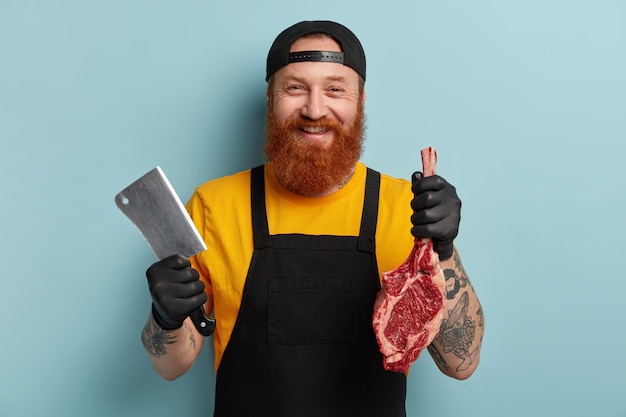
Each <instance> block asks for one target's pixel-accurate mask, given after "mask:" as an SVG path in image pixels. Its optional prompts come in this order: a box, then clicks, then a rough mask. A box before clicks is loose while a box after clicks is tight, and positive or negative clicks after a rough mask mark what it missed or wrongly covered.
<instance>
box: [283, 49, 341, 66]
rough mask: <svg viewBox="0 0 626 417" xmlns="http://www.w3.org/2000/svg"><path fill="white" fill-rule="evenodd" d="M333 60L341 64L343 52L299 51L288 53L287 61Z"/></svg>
mask: <svg viewBox="0 0 626 417" xmlns="http://www.w3.org/2000/svg"><path fill="white" fill-rule="evenodd" d="M305 61H313V62H335V63H337V64H343V52H333V51H300V52H290V53H289V63H292V62H305Z"/></svg>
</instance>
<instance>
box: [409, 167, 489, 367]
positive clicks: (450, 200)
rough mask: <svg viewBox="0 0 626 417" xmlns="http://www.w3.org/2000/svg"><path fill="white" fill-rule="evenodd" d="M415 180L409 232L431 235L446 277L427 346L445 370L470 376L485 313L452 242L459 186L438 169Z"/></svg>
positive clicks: (456, 228)
mask: <svg viewBox="0 0 626 417" xmlns="http://www.w3.org/2000/svg"><path fill="white" fill-rule="evenodd" d="M412 180H413V181H412V191H413V200H412V201H411V207H412V209H413V215H412V216H411V223H412V224H413V228H412V229H411V233H412V234H413V236H415V237H427V238H431V239H432V240H433V248H434V250H435V251H436V252H437V254H438V255H439V259H440V265H441V269H442V270H443V272H444V276H445V279H446V289H445V294H444V296H445V300H444V301H445V303H444V311H443V319H442V322H441V325H440V327H439V332H438V334H437V336H436V337H435V339H434V340H433V341H432V342H431V344H430V345H429V346H428V351H429V352H430V355H431V356H432V357H433V359H434V360H435V363H436V364H437V366H438V367H439V369H441V371H442V372H443V373H444V374H446V375H448V376H451V377H453V378H457V379H466V378H469V377H470V375H472V373H473V372H474V370H476V367H477V366H478V362H479V357H480V347H481V344H482V339H483V332H484V317H483V310H482V308H481V306H480V302H479V301H478V297H477V296H476V293H475V292H474V288H473V287H472V284H471V283H470V281H469V278H468V277H467V274H466V273H465V269H464V268H463V264H461V258H460V256H459V253H458V251H457V250H456V248H455V246H454V244H453V241H454V239H455V238H456V236H457V234H458V232H459V224H460V222H461V200H460V199H459V197H458V196H457V193H456V189H455V187H454V186H452V185H451V184H450V183H448V182H447V181H446V180H445V179H443V178H442V177H440V176H438V175H433V176H429V177H425V178H423V177H422V175H421V173H419V172H417V173H415V174H413V178H412Z"/></svg>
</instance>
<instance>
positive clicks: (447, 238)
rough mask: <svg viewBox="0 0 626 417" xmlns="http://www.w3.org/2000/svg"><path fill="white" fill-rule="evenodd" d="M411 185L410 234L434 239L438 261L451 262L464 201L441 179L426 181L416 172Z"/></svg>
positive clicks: (429, 178) (433, 177)
mask: <svg viewBox="0 0 626 417" xmlns="http://www.w3.org/2000/svg"><path fill="white" fill-rule="evenodd" d="M412 181H413V185H412V190H413V200H412V201H411V208H412V209H413V215H412V216H411V223H413V228H412V229H411V234H412V235H413V236H415V237H426V238H431V239H432V240H433V247H434V249H435V251H436V252H437V253H438V254H439V259H440V260H442V261H443V260H446V259H449V258H450V257H452V253H453V251H454V249H453V246H452V241H453V240H454V238H455V237H456V235H457V234H458V233H459V223H460V222H461V200H460V199H459V197H458V196H457V195H456V189H455V188H454V186H452V185H451V184H449V183H448V182H447V181H446V180H444V179H443V178H442V177H440V176H438V175H433V176H429V177H426V178H424V177H423V176H422V173H421V172H415V173H413V177H412Z"/></svg>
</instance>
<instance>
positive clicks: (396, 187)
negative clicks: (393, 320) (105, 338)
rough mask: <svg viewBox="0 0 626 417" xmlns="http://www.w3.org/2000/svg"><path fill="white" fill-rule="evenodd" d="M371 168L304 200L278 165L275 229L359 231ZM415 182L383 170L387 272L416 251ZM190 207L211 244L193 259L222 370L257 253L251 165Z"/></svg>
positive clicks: (271, 215) (270, 214)
mask: <svg viewBox="0 0 626 417" xmlns="http://www.w3.org/2000/svg"><path fill="white" fill-rule="evenodd" d="M366 171H367V170H366V167H365V165H363V164H362V163H360V162H359V163H358V164H357V167H356V171H355V174H354V176H353V177H352V179H351V180H350V181H349V182H348V183H347V184H346V185H345V186H344V187H343V188H342V189H340V190H339V191H337V192H335V193H333V194H331V195H328V196H324V197H315V198H309V197H303V196H301V195H297V194H294V193H292V192H290V191H288V190H286V189H285V188H283V187H282V186H281V185H280V184H279V183H278V181H277V179H276V177H275V175H274V170H273V169H272V165H271V163H269V164H267V165H266V169H265V195H266V197H265V198H266V205H267V218H268V226H269V231H270V234H272V235H275V234H289V233H299V234H308V235H334V236H358V234H359V228H360V225H361V213H362V208H363V198H364V195H365V178H366ZM412 198H413V194H412V192H411V185H410V182H409V181H407V180H404V179H397V178H392V177H390V176H388V175H384V174H383V175H381V184H380V197H379V208H378V223H377V228H376V258H377V262H378V270H379V273H382V272H385V271H389V270H392V269H394V268H396V267H397V266H398V265H400V264H401V263H402V262H404V260H405V259H406V258H407V256H408V255H409V253H410V251H411V248H412V247H413V242H414V238H413V236H412V235H411V214H412V210H411V206H410V203H411V199H412ZM187 209H188V211H189V213H190V215H191V217H192V219H193V221H194V222H195V224H196V226H197V228H198V230H199V232H200V234H201V235H202V236H203V238H204V241H205V242H206V245H207V248H208V249H207V250H206V251H204V252H202V253H200V254H198V255H196V256H194V257H192V259H191V261H192V265H193V267H194V268H196V269H197V270H198V272H199V273H200V279H202V280H203V281H204V283H205V284H206V288H207V290H206V291H207V293H208V294H210V295H211V296H212V297H213V306H214V312H215V317H216V320H217V325H216V329H215V333H214V350H215V370H216V371H217V369H218V367H219V364H220V361H221V359H222V355H223V353H224V350H225V349H226V345H227V344H228V340H229V339H230V336H231V333H232V330H233V327H234V325H235V321H236V319H237V314H238V313H239V307H240V303H241V296H242V294H243V288H244V284H245V281H246V276H247V273H248V267H249V265H250V260H251V259H252V252H253V250H254V246H253V237H252V221H251V219H252V211H251V207H250V170H247V171H243V172H239V173H237V174H234V175H231V176H226V177H222V178H218V179H215V180H212V181H209V182H206V183H204V184H203V185H201V186H199V187H198V188H197V189H196V190H195V192H194V194H193V196H192V197H191V199H190V200H189V202H188V203H187Z"/></svg>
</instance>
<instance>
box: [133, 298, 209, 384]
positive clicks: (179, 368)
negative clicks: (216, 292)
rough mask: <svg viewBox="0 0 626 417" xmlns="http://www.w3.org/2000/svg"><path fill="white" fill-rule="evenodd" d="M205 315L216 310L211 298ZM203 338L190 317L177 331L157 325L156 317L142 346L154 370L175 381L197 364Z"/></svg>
mask: <svg viewBox="0 0 626 417" xmlns="http://www.w3.org/2000/svg"><path fill="white" fill-rule="evenodd" d="M204 309H205V311H211V310H212V309H213V303H212V299H211V297H209V299H208V301H207V302H206V303H205V304H204ZM203 340H204V337H202V336H201V335H200V334H199V333H198V331H197V330H196V328H195V327H194V325H193V323H192V321H191V319H190V318H189V317H187V318H186V319H185V322H184V323H183V326H182V327H181V328H179V329H176V330H163V329H162V328H161V327H159V325H158V324H157V323H156V322H155V321H154V318H153V317H152V313H150V316H149V317H148V322H147V323H146V325H145V327H144V328H143V331H142V332H141V342H142V344H143V347H144V349H145V350H146V352H147V353H148V357H149V358H150V360H151V361H152V366H153V367H154V369H155V370H156V371H157V373H158V374H159V375H161V377H163V378H164V379H167V380H168V381H172V380H174V379H176V378H178V377H179V376H181V375H183V374H184V373H186V372H187V371H188V370H189V369H191V366H192V365H193V364H194V362H195V360H196V358H197V357H198V354H199V353H200V349H201V348H202V342H203Z"/></svg>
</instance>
